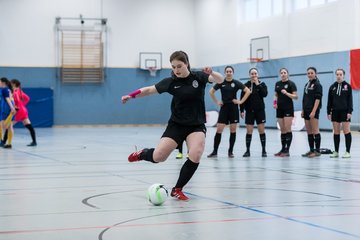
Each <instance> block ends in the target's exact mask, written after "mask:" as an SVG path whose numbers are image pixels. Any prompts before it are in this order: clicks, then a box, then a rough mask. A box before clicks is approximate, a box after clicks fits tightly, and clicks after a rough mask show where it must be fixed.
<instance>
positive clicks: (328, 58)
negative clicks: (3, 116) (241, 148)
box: [0, 51, 360, 129]
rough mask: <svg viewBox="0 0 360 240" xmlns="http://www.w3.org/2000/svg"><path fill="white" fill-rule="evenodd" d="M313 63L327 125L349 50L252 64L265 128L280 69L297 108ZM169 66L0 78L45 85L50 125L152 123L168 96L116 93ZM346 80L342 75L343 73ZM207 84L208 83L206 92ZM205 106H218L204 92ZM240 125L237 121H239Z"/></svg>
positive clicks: (160, 119)
mask: <svg viewBox="0 0 360 240" xmlns="http://www.w3.org/2000/svg"><path fill="white" fill-rule="evenodd" d="M233 66H234V68H235V78H236V79H239V78H240V79H241V80H242V81H244V82H245V81H247V80H248V70H249V68H250V67H251V65H250V64H248V63H240V64H235V65H233ZM309 66H315V67H316V68H317V69H318V72H319V74H318V77H319V79H320V81H321V83H322V85H323V90H324V97H323V108H322V111H321V117H320V127H321V128H326V129H330V128H331V123H330V121H328V120H327V118H326V104H327V91H328V88H329V86H330V85H331V83H332V82H333V81H335V75H334V71H335V69H336V68H338V67H342V68H344V69H345V71H346V72H347V73H349V51H344V52H336V53H326V54H318V55H310V56H302V57H291V58H284V59H274V60H271V61H267V62H261V63H258V64H257V68H258V69H259V75H260V77H261V80H263V81H264V82H265V83H266V84H267V86H268V89H269V95H268V97H267V98H266V99H265V101H266V113H267V126H271V127H275V126H276V118H275V110H274V109H273V108H272V99H273V95H274V86H275V82H276V81H278V79H279V77H278V71H279V69H280V68H281V67H286V68H288V70H289V72H290V78H291V79H292V80H293V81H294V82H295V83H296V85H297V87H298V94H299V99H298V100H297V101H295V109H296V110H300V109H301V98H302V94H303V87H304V85H305V83H306V82H307V77H306V68H307V67H309ZM214 69H215V70H217V71H220V72H223V71H224V66H216V67H214ZM170 72H171V70H170V69H163V70H161V71H159V72H158V73H157V76H156V77H150V76H149V73H148V72H147V71H142V70H139V69H130V68H108V69H106V80H105V82H104V83H102V84H63V83H61V81H60V80H58V79H57V69H56V68H28V67H27V68H25V67H0V76H5V77H8V78H10V79H12V78H18V79H19V80H20V81H22V83H23V87H27V88H28V87H31V88H34V87H47V88H51V89H53V91H54V124H55V125H66V124H156V123H160V124H163V123H166V122H167V120H168V118H169V116H170V101H171V96H170V95H169V94H161V95H158V96H151V97H146V98H143V99H135V100H130V101H129V102H128V103H127V104H125V105H123V104H121V100H120V98H121V96H122V95H124V94H127V93H129V92H131V91H133V90H135V89H138V88H140V87H143V86H148V85H153V84H155V83H157V82H158V81H160V80H161V79H162V78H164V77H168V76H169V75H170ZM346 77H347V79H348V75H346ZM210 88H211V85H210V84H209V85H208V86H207V91H208V90H209V89H210ZM358 100H359V91H354V109H355V112H354V114H353V123H355V124H356V123H359V122H360V119H359V113H357V111H359V101H358ZM206 107H207V110H215V109H218V108H217V106H215V104H214V103H213V102H212V101H211V99H210V97H209V95H208V94H207V95H206ZM241 124H242V125H243V124H244V123H243V120H242V121H241Z"/></svg>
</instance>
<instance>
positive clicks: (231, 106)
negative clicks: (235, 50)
mask: <svg viewBox="0 0 360 240" xmlns="http://www.w3.org/2000/svg"><path fill="white" fill-rule="evenodd" d="M233 76H234V68H233V67H232V66H226V67H225V80H224V82H223V83H221V84H215V85H214V87H212V88H211V89H210V91H209V93H210V96H211V98H212V100H213V101H214V103H215V104H216V105H218V106H220V107H221V108H220V112H219V118H218V122H217V126H216V127H217V128H216V134H215V137H214V149H213V151H212V153H210V154H209V155H208V157H209V158H212V157H216V156H217V151H218V148H219V145H220V141H221V134H222V132H223V130H224V128H225V126H226V125H227V124H229V123H230V138H229V150H228V156H229V158H233V157H234V154H233V149H234V144H235V140H236V128H237V124H238V122H239V104H242V103H244V102H245V101H246V99H247V98H248V97H249V95H250V89H248V88H247V87H245V85H244V84H242V83H241V82H239V81H237V80H234V79H233ZM219 89H220V91H221V101H218V100H217V98H216V96H215V91H217V90H219ZM239 89H241V90H242V91H244V92H245V95H244V96H243V98H242V99H241V100H240V101H239V100H237V96H236V94H237V92H238V90H239Z"/></svg>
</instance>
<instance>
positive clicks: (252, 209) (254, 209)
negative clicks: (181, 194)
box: [186, 192, 360, 239]
mask: <svg viewBox="0 0 360 240" xmlns="http://www.w3.org/2000/svg"><path fill="white" fill-rule="evenodd" d="M186 193H187V194H188V195H192V196H195V197H198V198H202V199H206V200H210V201H213V202H218V203H222V204H225V205H228V206H233V207H237V208H242V209H245V210H249V211H252V212H257V213H260V214H264V215H268V216H272V217H276V218H280V219H284V220H288V221H291V222H295V223H300V224H303V225H307V226H309V227H315V228H319V229H322V230H327V231H330V232H334V233H339V234H342V235H346V236H350V237H353V238H357V239H360V236H359V235H355V234H352V233H348V232H344V231H340V230H337V229H333V228H329V227H325V226H321V225H318V224H315V223H311V222H306V221H302V220H298V219H295V218H292V217H285V216H281V215H278V214H275V213H270V212H266V211H262V210H259V209H256V208H251V207H246V206H242V205H238V204H235V203H231V202H225V201H221V200H217V199H214V198H210V197H204V196H200V195H197V194H193V193H189V192H186Z"/></svg>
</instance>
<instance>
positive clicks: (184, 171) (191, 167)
mask: <svg viewBox="0 0 360 240" xmlns="http://www.w3.org/2000/svg"><path fill="white" fill-rule="evenodd" d="M198 166H199V163H194V162H192V161H191V160H190V159H189V158H188V159H187V160H186V162H185V163H184V165H183V166H182V168H181V170H180V174H179V179H178V180H177V183H176V185H175V188H183V187H184V186H185V185H186V184H187V183H188V182H189V181H190V179H191V177H192V176H193V175H194V173H195V171H196V169H197V168H198Z"/></svg>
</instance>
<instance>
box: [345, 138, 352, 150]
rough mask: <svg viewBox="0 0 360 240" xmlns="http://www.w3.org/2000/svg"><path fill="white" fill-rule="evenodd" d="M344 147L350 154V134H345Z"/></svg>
mask: <svg viewBox="0 0 360 240" xmlns="http://www.w3.org/2000/svg"><path fill="white" fill-rule="evenodd" d="M345 146H346V151H347V152H348V153H350V147H351V133H347V134H345Z"/></svg>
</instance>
